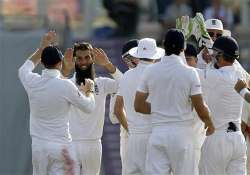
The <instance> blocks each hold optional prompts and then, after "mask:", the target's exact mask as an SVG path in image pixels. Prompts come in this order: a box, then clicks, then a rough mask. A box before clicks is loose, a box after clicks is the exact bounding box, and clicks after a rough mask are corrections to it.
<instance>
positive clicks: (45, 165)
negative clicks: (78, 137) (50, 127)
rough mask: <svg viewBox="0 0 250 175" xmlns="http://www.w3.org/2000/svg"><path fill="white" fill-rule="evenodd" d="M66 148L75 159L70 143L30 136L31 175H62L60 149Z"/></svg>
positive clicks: (62, 162)
mask: <svg viewBox="0 0 250 175" xmlns="http://www.w3.org/2000/svg"><path fill="white" fill-rule="evenodd" d="M64 148H66V149H67V150H68V152H69V154H70V158H71V159H72V160H74V161H75V154H74V152H73V149H72V145H71V143H70V142H69V143H58V142H51V141H47V140H43V139H38V138H34V137H33V138H32V165H33V175H64V168H63V167H64V161H63V157H62V149H64Z"/></svg>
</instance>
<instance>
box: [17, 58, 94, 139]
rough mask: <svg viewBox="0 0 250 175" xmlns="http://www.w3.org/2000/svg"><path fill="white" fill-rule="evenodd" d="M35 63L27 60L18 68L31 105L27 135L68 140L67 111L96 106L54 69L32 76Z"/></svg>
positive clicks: (90, 109) (87, 109) (87, 110)
mask: <svg viewBox="0 0 250 175" xmlns="http://www.w3.org/2000/svg"><path fill="white" fill-rule="evenodd" d="M33 69H34V64H33V62H32V61H30V60H27V61H26V62H25V63H24V64H23V65H22V66H21V67H20V68H19V72H18V73H19V78H20V80H21V82H22V84H23V86H24V88H25V90H26V92H27V94H28V97H29V103H30V135H31V137H36V138H40V139H45V140H49V141H53V142H69V141H71V138H70V134H69V125H68V121H69V109H70V107H71V106H73V105H74V106H75V107H77V108H79V110H80V109H81V110H82V111H85V112H91V111H92V110H93V109H94V107H95V101H94V97H93V96H90V97H86V96H84V95H83V94H82V93H81V92H80V91H79V90H78V89H77V87H76V86H75V85H74V84H73V83H72V82H71V81H70V80H67V79H62V78H61V77H60V76H61V74H60V72H59V71H58V70H56V69H45V70H43V72H42V75H39V74H37V73H33V72H32V70H33Z"/></svg>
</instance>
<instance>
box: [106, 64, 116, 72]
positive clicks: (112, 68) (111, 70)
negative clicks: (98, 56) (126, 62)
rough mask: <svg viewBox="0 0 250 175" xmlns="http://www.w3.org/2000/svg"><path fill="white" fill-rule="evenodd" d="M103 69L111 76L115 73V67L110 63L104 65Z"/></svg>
mask: <svg viewBox="0 0 250 175" xmlns="http://www.w3.org/2000/svg"><path fill="white" fill-rule="evenodd" d="M104 67H105V69H106V70H107V71H108V72H109V73H111V74H113V73H115V71H116V67H115V66H114V65H113V64H112V63H111V62H108V63H107V64H105V66H104Z"/></svg>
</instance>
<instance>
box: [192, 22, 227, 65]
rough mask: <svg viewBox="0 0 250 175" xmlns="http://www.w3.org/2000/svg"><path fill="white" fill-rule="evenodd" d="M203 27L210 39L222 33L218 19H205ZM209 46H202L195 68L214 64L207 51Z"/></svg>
mask: <svg viewBox="0 0 250 175" xmlns="http://www.w3.org/2000/svg"><path fill="white" fill-rule="evenodd" d="M205 27H206V29H207V32H208V34H209V36H210V37H211V39H212V41H215V40H216V39H217V38H218V37H220V36H222V34H223V24H222V22H221V20H219V19H208V20H206V21H205ZM208 49H210V48H207V47H204V48H203V49H202V50H201V52H200V53H199V54H198V56H197V57H198V62H197V68H199V69H206V68H208V67H211V66H214V65H212V64H214V62H212V57H211V54H210V53H209V50H208Z"/></svg>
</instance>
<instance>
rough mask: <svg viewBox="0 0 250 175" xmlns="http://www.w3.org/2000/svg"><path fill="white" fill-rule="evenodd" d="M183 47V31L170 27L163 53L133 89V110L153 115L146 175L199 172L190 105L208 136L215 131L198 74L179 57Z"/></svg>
mask: <svg viewBox="0 0 250 175" xmlns="http://www.w3.org/2000/svg"><path fill="white" fill-rule="evenodd" d="M184 48H185V38H184V35H183V33H182V32H181V31H180V30H177V29H170V30H169V31H168V32H167V34H166V35H165V40H164V49H165V54H166V56H164V57H162V58H161V61H160V62H157V63H155V64H153V65H151V66H149V67H147V68H146V69H145V71H144V73H143V76H142V79H141V81H140V83H139V87H138V89H137V92H136V96H135V102H134V107H135V111H136V112H140V113H143V114H151V116H152V134H151V136H150V139H149V145H148V153H147V159H146V173H145V174H147V175H156V174H157V175H170V174H171V173H172V174H173V175H187V174H190V175H191V174H192V175H197V174H198V165H197V162H196V161H195V159H196V155H195V154H196V151H195V137H194V130H193V127H192V126H193V121H194V115H193V113H192V106H193V107H194V108H195V109H196V111H197V113H198V116H199V117H200V119H201V120H202V121H203V122H204V123H205V127H206V128H207V135H211V134H213V132H214V127H213V123H212V121H211V119H210V117H209V111H208V108H207V106H206V105H205V103H204V101H203V99H202V91H201V84H200V79H199V76H198V73H197V71H196V70H195V69H194V68H192V67H190V66H187V65H186V64H184V62H183V60H182V58H181V57H180V56H179V55H180V54H181V52H184Z"/></svg>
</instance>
